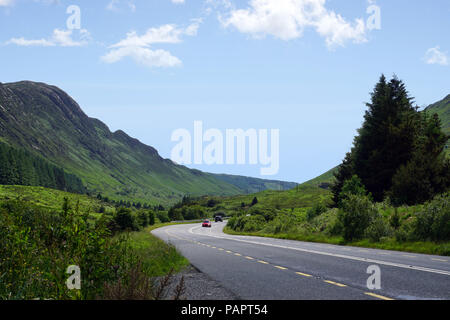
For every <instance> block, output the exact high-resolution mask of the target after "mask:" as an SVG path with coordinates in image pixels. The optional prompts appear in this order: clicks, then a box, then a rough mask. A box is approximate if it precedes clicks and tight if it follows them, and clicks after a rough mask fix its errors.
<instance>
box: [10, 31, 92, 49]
mask: <svg viewBox="0 0 450 320" xmlns="http://www.w3.org/2000/svg"><path fill="white" fill-rule="evenodd" d="M72 33H73V32H72V30H60V29H55V30H53V34H52V36H51V37H49V38H47V39H44V38H43V39H35V40H28V39H25V38H23V37H21V38H12V39H11V40H9V41H8V42H7V43H6V44H15V45H18V46H25V47H29V46H39V47H55V46H60V47H81V46H84V45H87V44H88V42H89V40H90V39H91V36H90V34H89V31H87V30H86V29H81V30H80V31H79V40H78V41H76V40H73V39H72Z"/></svg>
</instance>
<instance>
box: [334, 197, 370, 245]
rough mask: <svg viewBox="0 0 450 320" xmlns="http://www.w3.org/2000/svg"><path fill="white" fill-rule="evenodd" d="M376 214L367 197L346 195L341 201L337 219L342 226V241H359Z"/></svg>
mask: <svg viewBox="0 0 450 320" xmlns="http://www.w3.org/2000/svg"><path fill="white" fill-rule="evenodd" d="M377 214H378V212H377V210H376V208H375V206H374V205H373V203H372V202H371V201H370V199H369V197H368V196H361V195H353V194H348V195H347V198H346V199H342V202H341V209H340V211H339V213H338V218H339V220H340V222H341V223H342V226H343V233H344V239H345V240H346V241H352V240H355V239H361V238H362V237H363V236H364V232H365V231H366V229H367V228H368V227H369V225H370V223H371V222H372V219H373V218H374V217H376V216H377Z"/></svg>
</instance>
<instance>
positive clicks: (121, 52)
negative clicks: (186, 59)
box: [101, 19, 202, 68]
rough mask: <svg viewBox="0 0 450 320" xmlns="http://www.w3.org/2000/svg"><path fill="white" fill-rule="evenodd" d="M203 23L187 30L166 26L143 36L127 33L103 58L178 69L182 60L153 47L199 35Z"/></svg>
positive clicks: (107, 60) (150, 30)
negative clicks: (128, 59) (131, 60)
mask: <svg viewBox="0 0 450 320" xmlns="http://www.w3.org/2000/svg"><path fill="white" fill-rule="evenodd" d="M201 22H202V21H201V20H199V19H197V20H194V21H193V22H192V24H190V25H189V26H187V27H186V28H179V27H178V26H176V25H173V24H166V25H163V26H160V27H158V28H150V29H148V30H147V32H146V33H145V34H143V35H138V34H137V33H136V32H135V31H132V32H129V33H127V36H126V38H125V39H123V40H121V41H119V42H118V43H116V44H113V45H112V46H110V47H109V48H110V49H111V50H110V51H109V52H108V53H107V54H105V55H104V56H102V57H101V60H102V61H104V62H106V63H115V62H118V61H120V60H122V59H123V58H125V57H130V58H132V59H133V60H134V61H135V62H137V63H138V64H141V65H144V66H146V67H150V68H152V67H176V66H179V65H181V64H182V62H181V60H180V59H178V58H177V57H175V56H173V55H172V54H171V53H170V52H169V51H166V50H153V49H151V46H152V45H154V44H158V43H166V44H175V43H180V42H181V41H182V37H183V36H191V37H192V36H195V35H197V31H198V28H199V27H200V23H201Z"/></svg>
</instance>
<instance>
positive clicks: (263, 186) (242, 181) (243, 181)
mask: <svg viewBox="0 0 450 320" xmlns="http://www.w3.org/2000/svg"><path fill="white" fill-rule="evenodd" d="M215 177H216V178H217V179H219V180H222V181H224V182H227V183H229V184H232V185H234V186H237V187H238V188H239V189H241V190H243V191H244V193H248V194H251V193H256V192H261V191H264V190H290V189H293V188H295V187H296V186H297V185H298V184H297V183H295V182H286V181H278V180H265V179H258V178H250V177H243V176H234V175H229V174H216V175H215Z"/></svg>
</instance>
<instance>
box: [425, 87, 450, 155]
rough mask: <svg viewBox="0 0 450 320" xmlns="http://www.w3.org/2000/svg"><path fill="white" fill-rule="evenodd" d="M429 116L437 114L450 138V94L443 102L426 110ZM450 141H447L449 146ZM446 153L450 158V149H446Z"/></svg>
mask: <svg viewBox="0 0 450 320" xmlns="http://www.w3.org/2000/svg"><path fill="white" fill-rule="evenodd" d="M425 111H426V112H428V113H429V114H434V113H437V115H438V116H439V119H441V122H442V130H443V131H444V132H445V134H446V135H447V136H449V137H450V94H449V95H448V96H446V97H445V98H444V99H442V100H441V101H438V102H436V103H433V104H432V105H430V106H428V107H427V108H426V109H425ZM448 144H449V141H447V145H448ZM445 153H446V155H447V157H449V156H450V149H449V148H448V146H447V147H446V150H445Z"/></svg>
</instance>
